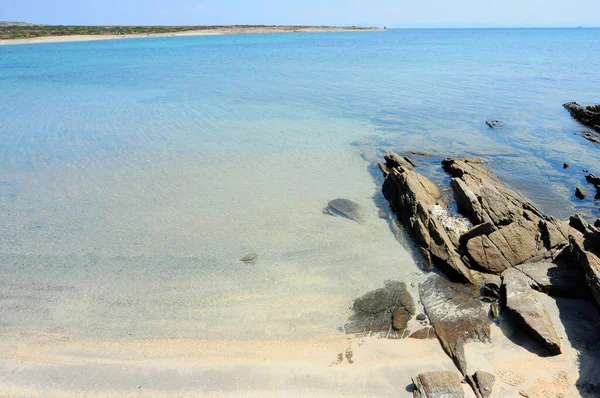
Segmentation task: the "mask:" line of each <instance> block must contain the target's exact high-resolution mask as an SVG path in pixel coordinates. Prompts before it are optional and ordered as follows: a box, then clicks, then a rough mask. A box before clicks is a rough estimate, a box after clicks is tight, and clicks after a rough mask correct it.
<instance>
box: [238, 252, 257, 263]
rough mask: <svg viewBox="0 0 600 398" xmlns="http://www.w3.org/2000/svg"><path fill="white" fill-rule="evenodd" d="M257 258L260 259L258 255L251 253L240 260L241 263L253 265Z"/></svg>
mask: <svg viewBox="0 0 600 398" xmlns="http://www.w3.org/2000/svg"><path fill="white" fill-rule="evenodd" d="M257 258H258V254H256V253H250V254H246V255H245V256H244V257H242V258H240V261H242V262H244V263H251V262H253V261H255V260H256V259H257Z"/></svg>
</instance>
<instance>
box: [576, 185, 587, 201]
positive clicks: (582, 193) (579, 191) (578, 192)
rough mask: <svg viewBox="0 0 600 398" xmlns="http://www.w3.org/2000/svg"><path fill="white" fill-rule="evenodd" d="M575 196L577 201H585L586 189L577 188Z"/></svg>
mask: <svg viewBox="0 0 600 398" xmlns="http://www.w3.org/2000/svg"><path fill="white" fill-rule="evenodd" d="M575 196H576V197H577V199H580V200H583V199H585V197H586V196H587V194H586V192H585V189H583V188H582V187H576V188H575Z"/></svg>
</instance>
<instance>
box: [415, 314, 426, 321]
mask: <svg viewBox="0 0 600 398" xmlns="http://www.w3.org/2000/svg"><path fill="white" fill-rule="evenodd" d="M426 319H427V315H425V314H422V313H421V314H419V315H417V321H424V320H426Z"/></svg>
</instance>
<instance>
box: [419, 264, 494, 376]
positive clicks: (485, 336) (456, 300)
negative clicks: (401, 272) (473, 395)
mask: <svg viewBox="0 0 600 398" xmlns="http://www.w3.org/2000/svg"><path fill="white" fill-rule="evenodd" d="M419 292H420V295H421V302H422V303H423V306H424V307H425V312H426V313H427V316H428V317H429V320H430V321H431V324H432V326H433V327H434V329H435V332H436V334H437V337H438V339H439V341H440V343H441V344H442V347H443V348H444V351H446V353H447V354H448V355H449V356H450V357H451V358H452V359H453V361H454V363H455V364H456V366H457V367H458V369H459V370H460V371H461V373H462V374H463V375H466V374H467V362H466V358H465V351H464V345H465V344H466V343H467V342H469V341H481V342H489V341H490V324H491V321H490V319H489V317H488V315H487V311H486V310H485V308H484V306H483V304H482V303H481V301H480V300H479V291H478V290H477V288H475V287H473V286H471V285H463V284H457V283H452V282H450V281H448V280H446V279H445V278H443V277H440V276H434V277H431V278H429V279H428V280H427V281H425V282H424V283H423V284H422V285H421V286H420V288H419Z"/></svg>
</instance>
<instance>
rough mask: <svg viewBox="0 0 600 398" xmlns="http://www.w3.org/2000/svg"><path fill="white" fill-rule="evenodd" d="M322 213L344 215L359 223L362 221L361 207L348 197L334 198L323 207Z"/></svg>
mask: <svg viewBox="0 0 600 398" xmlns="http://www.w3.org/2000/svg"><path fill="white" fill-rule="evenodd" d="M323 213H325V214H329V215H331V216H338V217H346V218H349V219H350V220H353V221H356V222H357V223H359V224H362V223H363V222H364V214H363V210H362V207H361V206H360V205H359V204H358V203H355V202H353V201H351V200H349V199H334V200H332V201H331V202H329V203H328V204H327V207H325V209H323Z"/></svg>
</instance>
